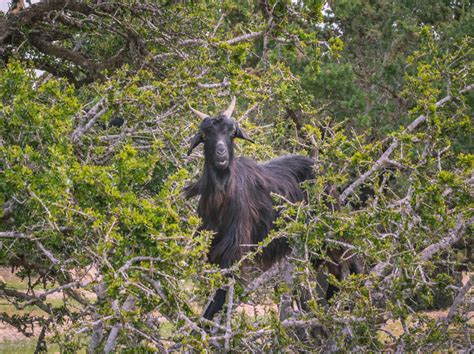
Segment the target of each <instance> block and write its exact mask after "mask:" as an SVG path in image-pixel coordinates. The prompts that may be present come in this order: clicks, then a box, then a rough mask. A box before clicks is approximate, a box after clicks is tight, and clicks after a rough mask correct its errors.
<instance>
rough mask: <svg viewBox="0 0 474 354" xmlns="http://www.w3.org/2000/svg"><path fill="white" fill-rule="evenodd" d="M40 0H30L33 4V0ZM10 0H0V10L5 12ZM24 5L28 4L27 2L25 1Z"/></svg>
mask: <svg viewBox="0 0 474 354" xmlns="http://www.w3.org/2000/svg"><path fill="white" fill-rule="evenodd" d="M38 1H40V0H31V3H32V4H34V3H35V2H38ZM11 2H12V0H0V11H3V12H7V11H8V8H9V7H10V3H11ZM25 4H26V6H28V3H27V2H26V1H25Z"/></svg>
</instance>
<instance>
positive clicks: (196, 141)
mask: <svg viewBox="0 0 474 354" xmlns="http://www.w3.org/2000/svg"><path fill="white" fill-rule="evenodd" d="M201 143H202V135H201V133H200V132H199V133H197V134H196V135H195V136H193V138H192V139H191V147H190V148H189V150H188V156H189V155H191V152H193V150H194V148H195V147H196V146H198V145H199V144H201Z"/></svg>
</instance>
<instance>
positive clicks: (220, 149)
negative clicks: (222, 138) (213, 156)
mask: <svg viewBox="0 0 474 354" xmlns="http://www.w3.org/2000/svg"><path fill="white" fill-rule="evenodd" d="M225 151H226V150H225V147H223V146H218V147H217V150H216V152H217V155H219V156H222V155H224V154H225Z"/></svg>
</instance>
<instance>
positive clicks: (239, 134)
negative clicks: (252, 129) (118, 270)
mask: <svg viewBox="0 0 474 354" xmlns="http://www.w3.org/2000/svg"><path fill="white" fill-rule="evenodd" d="M235 137H236V138H240V139H244V140H247V141H250V142H251V143H253V144H255V142H254V141H253V140H252V139H250V137H249V136H248V135H247V133H246V132H244V131H243V130H242V129H240V128H237V129H236V131H235Z"/></svg>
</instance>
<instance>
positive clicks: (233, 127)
mask: <svg viewBox="0 0 474 354" xmlns="http://www.w3.org/2000/svg"><path fill="white" fill-rule="evenodd" d="M234 107H235V97H234V98H233V99H232V103H231V104H230V106H229V108H228V109H227V110H226V111H224V112H223V113H222V114H220V115H218V116H217V117H215V118H211V117H209V116H208V115H206V114H204V113H201V112H199V111H196V110H195V109H192V108H191V109H192V110H193V112H194V113H195V114H197V115H198V116H199V117H200V118H202V119H203V121H202V123H201V126H200V128H199V132H198V133H197V134H196V135H195V136H194V137H193V138H192V141H191V148H190V149H189V151H188V155H189V154H190V153H191V151H192V150H193V149H194V148H195V147H196V146H198V145H199V144H200V143H204V156H205V160H204V172H203V175H202V176H201V178H200V179H199V180H198V181H197V182H195V183H192V184H190V185H189V186H187V188H186V189H185V193H186V196H187V197H188V198H190V197H193V196H196V195H200V200H199V205H198V213H199V216H200V217H201V219H202V222H203V224H202V228H203V229H206V230H211V231H213V232H215V236H214V238H213V240H212V244H211V247H210V250H209V261H210V262H211V263H213V264H218V265H219V266H220V267H221V268H228V267H230V266H231V265H232V264H233V263H234V262H236V261H238V260H239V259H241V258H242V256H243V255H244V254H245V253H247V252H249V251H251V250H252V249H255V248H254V246H253V247H252V245H256V244H257V243H258V242H260V241H262V240H263V239H264V238H265V237H266V236H267V234H268V233H269V231H270V229H271V228H272V227H273V222H274V220H275V218H276V216H277V213H276V211H275V210H274V207H273V200H272V197H271V193H272V192H273V193H276V194H278V195H281V196H283V197H285V198H286V199H287V200H289V201H290V202H297V201H301V200H303V199H304V194H303V192H302V190H301V188H300V186H299V184H300V182H302V181H305V180H307V179H310V178H312V176H313V164H314V162H313V160H312V159H310V158H308V157H305V156H298V155H290V156H283V157H280V158H277V159H274V160H270V161H267V162H265V163H263V164H257V163H256V162H254V161H252V160H250V159H247V158H245V157H238V158H234V138H240V139H245V140H248V141H252V140H251V139H250V138H249V137H248V136H247V134H246V133H245V132H243V131H242V130H241V129H240V128H239V127H238V125H237V123H236V122H235V121H234V120H233V119H232V118H231V116H232V112H233V110H234ZM289 251H290V249H289V246H288V242H287V240H286V239H283V238H280V239H275V240H273V241H272V242H271V243H270V244H269V245H268V246H266V247H265V248H264V249H263V250H262V252H261V254H259V256H258V258H257V260H256V263H257V266H259V267H260V268H262V269H266V268H268V267H270V266H271V265H272V264H273V263H274V262H276V261H277V260H279V259H281V258H282V257H284V256H285V255H287V254H288V253H289ZM225 294H226V292H225V290H223V289H219V290H218V291H217V292H216V294H215V296H214V299H213V301H212V302H211V304H210V305H209V306H208V307H207V309H206V311H205V313H204V317H205V318H207V319H212V317H213V316H214V314H215V313H216V312H218V311H219V310H220V309H222V307H223V305H224V301H225Z"/></svg>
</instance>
